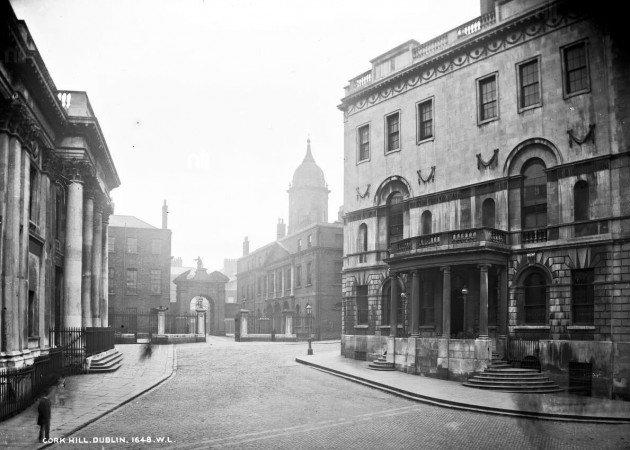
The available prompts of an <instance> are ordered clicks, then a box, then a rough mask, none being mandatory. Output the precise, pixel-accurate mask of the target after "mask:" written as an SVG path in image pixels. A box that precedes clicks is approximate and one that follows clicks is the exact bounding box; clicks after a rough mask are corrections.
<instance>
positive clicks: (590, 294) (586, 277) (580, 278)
mask: <svg viewBox="0 0 630 450" xmlns="http://www.w3.org/2000/svg"><path fill="white" fill-rule="evenodd" d="M571 272H572V273H571V277H572V281H573V286H572V287H573V324H575V325H593V316H594V314H593V312H594V305H595V289H594V288H593V280H594V278H595V273H594V270H593V269H573V270H572V271H571Z"/></svg>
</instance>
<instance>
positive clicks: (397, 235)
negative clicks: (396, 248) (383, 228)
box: [387, 192, 403, 244]
mask: <svg viewBox="0 0 630 450" xmlns="http://www.w3.org/2000/svg"><path fill="white" fill-rule="evenodd" d="M402 201H403V196H402V194H401V193H400V192H394V193H392V195H390V196H389V199H388V200H387V205H388V213H387V219H388V220H387V224H388V225H387V231H388V238H389V243H390V244H393V243H394V242H397V241H400V240H401V239H402V238H403V204H402Z"/></svg>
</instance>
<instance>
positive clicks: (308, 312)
mask: <svg viewBox="0 0 630 450" xmlns="http://www.w3.org/2000/svg"><path fill="white" fill-rule="evenodd" d="M312 314H313V307H312V306H311V304H310V303H307V304H306V317H307V318H308V351H307V352H306V354H307V355H312V354H313V348H312V347H311V341H312V340H313V335H312V334H311V333H312V326H313V325H312V320H313V316H312Z"/></svg>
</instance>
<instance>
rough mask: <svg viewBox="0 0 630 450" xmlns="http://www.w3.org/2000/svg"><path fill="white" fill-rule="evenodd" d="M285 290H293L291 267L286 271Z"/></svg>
mask: <svg viewBox="0 0 630 450" xmlns="http://www.w3.org/2000/svg"><path fill="white" fill-rule="evenodd" d="M284 290H285V291H290V290H291V269H286V270H285V271H284Z"/></svg>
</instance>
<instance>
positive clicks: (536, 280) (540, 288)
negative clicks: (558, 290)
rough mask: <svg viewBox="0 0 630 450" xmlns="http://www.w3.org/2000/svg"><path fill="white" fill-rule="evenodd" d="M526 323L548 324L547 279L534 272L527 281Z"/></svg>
mask: <svg viewBox="0 0 630 450" xmlns="http://www.w3.org/2000/svg"><path fill="white" fill-rule="evenodd" d="M524 308H525V311H524V312H525V323H527V324H535V325H536V324H537V325H544V324H546V323H547V286H546V283H545V278H544V277H543V276H542V275H541V274H539V273H537V272H534V273H532V274H530V275H528V276H527V278H526V279H525V304H524Z"/></svg>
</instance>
